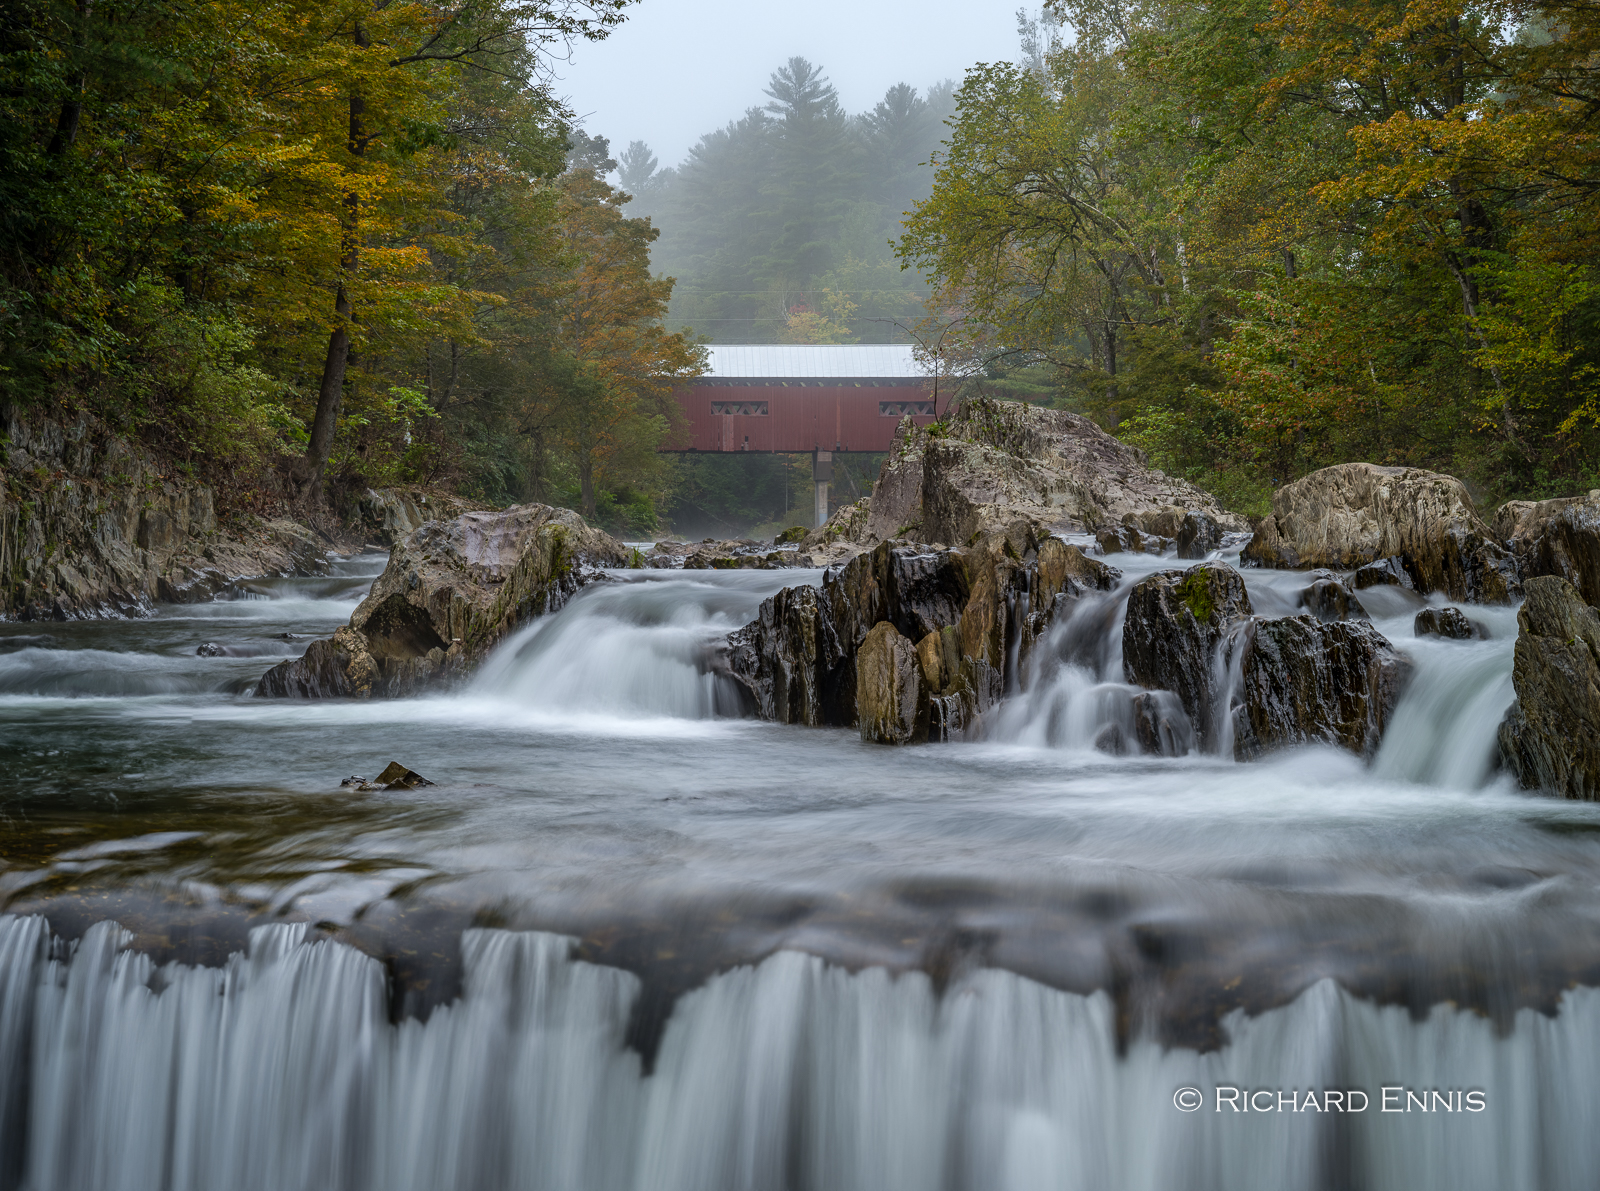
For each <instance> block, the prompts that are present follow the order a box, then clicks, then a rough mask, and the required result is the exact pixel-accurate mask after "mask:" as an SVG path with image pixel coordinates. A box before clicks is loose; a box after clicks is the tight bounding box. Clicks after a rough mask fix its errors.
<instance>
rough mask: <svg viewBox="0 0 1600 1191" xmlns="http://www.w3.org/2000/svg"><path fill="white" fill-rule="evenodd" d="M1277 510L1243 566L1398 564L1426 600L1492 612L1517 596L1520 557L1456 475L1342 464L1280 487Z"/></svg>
mask: <svg viewBox="0 0 1600 1191" xmlns="http://www.w3.org/2000/svg"><path fill="white" fill-rule="evenodd" d="M1272 510H1273V511H1272V514H1271V516H1268V517H1266V518H1264V519H1263V520H1262V522H1261V524H1260V527H1259V528H1258V529H1257V531H1256V534H1255V537H1253V538H1252V539H1251V541H1250V544H1249V545H1248V546H1247V547H1246V548H1245V551H1244V559H1245V561H1246V562H1249V563H1253V564H1255V565H1258V566H1265V567H1278V568H1296V567H1333V568H1338V569H1341V570H1343V569H1350V568H1355V567H1365V566H1367V565H1368V564H1370V563H1373V562H1376V561H1377V560H1379V559H1385V558H1390V557H1398V558H1399V559H1400V561H1401V564H1402V565H1403V567H1404V569H1405V571H1406V573H1407V574H1408V575H1410V577H1411V579H1412V581H1413V583H1414V584H1415V586H1416V589H1417V590H1418V591H1419V592H1422V593H1428V592H1434V591H1438V592H1443V593H1444V594H1445V595H1446V596H1448V597H1449V598H1450V599H1452V600H1460V601H1464V602H1469V603H1483V604H1492V603H1506V602H1508V601H1509V600H1511V599H1513V598H1514V597H1515V596H1516V595H1517V594H1518V592H1519V588H1518V579H1517V569H1516V563H1515V561H1514V559H1513V558H1512V556H1511V554H1510V552H1509V551H1507V550H1506V548H1505V547H1503V546H1502V545H1500V543H1499V541H1498V540H1497V538H1496V537H1495V534H1494V533H1493V531H1492V530H1490V529H1489V527H1488V526H1487V525H1485V524H1484V523H1483V521H1482V520H1480V519H1479V517H1478V514H1477V513H1476V511H1475V510H1474V509H1473V507H1472V501H1471V499H1470V498H1469V497H1468V495H1467V490H1466V487H1465V486H1464V485H1463V484H1462V483H1461V481H1460V480H1458V479H1456V478H1455V477H1453V476H1446V475H1440V474H1439V473H1437V472H1430V471H1422V470H1420V469H1418V468H1412V467H1379V466H1377V465H1375V464H1371V463H1344V464H1340V465H1338V466H1337V467H1326V468H1323V469H1322V470H1321V471H1318V472H1313V473H1312V474H1311V475H1309V476H1306V477H1305V478H1304V479H1301V480H1296V481H1295V482H1294V483H1293V484H1289V485H1286V486H1285V487H1283V488H1280V489H1278V491H1277V492H1275V493H1273V495H1272Z"/></svg>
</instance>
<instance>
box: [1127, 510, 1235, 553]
mask: <svg viewBox="0 0 1600 1191" xmlns="http://www.w3.org/2000/svg"><path fill="white" fill-rule="evenodd" d="M1122 521H1123V525H1124V526H1127V527H1129V528H1135V527H1136V528H1137V529H1140V530H1142V531H1143V532H1144V533H1145V534H1146V535H1147V537H1148V538H1153V539H1154V540H1155V541H1156V542H1158V543H1159V548H1157V547H1152V546H1146V547H1145V550H1144V553H1147V554H1162V553H1165V552H1166V551H1167V550H1168V549H1172V550H1175V551H1176V552H1177V555H1178V557H1179V558H1192V559H1201V558H1204V557H1205V556H1206V555H1208V554H1210V553H1211V552H1212V551H1213V550H1219V549H1221V548H1222V539H1223V537H1224V536H1225V531H1224V529H1223V527H1222V525H1221V524H1220V523H1219V522H1218V521H1217V519H1216V518H1215V517H1212V516H1210V515H1208V514H1207V513H1204V512H1197V511H1195V510H1192V509H1186V508H1179V507H1176V506H1173V507H1170V508H1165V509H1145V510H1143V511H1141V512H1138V513H1128V514H1125V515H1124V516H1123V518H1122Z"/></svg>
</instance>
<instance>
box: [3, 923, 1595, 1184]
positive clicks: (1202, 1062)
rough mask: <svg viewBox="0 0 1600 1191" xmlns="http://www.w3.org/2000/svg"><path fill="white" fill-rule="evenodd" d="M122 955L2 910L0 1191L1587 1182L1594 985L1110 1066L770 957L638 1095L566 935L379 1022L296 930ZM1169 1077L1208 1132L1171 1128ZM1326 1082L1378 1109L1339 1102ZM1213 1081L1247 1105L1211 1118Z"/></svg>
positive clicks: (540, 937)
mask: <svg viewBox="0 0 1600 1191" xmlns="http://www.w3.org/2000/svg"><path fill="white" fill-rule="evenodd" d="M127 938H128V936H127V935H126V934H125V932H123V931H122V930H121V928H119V927H117V926H116V925H115V924H111V923H102V924H100V925H97V926H94V927H91V928H90V929H89V930H88V931H87V932H86V933H85V935H84V936H83V938H82V939H80V940H78V941H77V942H76V943H71V944H69V943H64V942H62V941H61V940H53V939H52V938H51V937H50V935H49V933H48V931H47V930H46V929H45V928H44V926H43V924H42V922H41V921H40V920H39V919H37V918H18V917H6V918H0V958H3V959H4V961H5V966H4V968H3V969H0V981H3V983H0V1048H3V1049H0V1061H3V1063H4V1067H3V1069H4V1070H5V1071H6V1072H8V1073H9V1080H8V1081H7V1083H6V1085H5V1086H4V1089H3V1095H4V1099H0V1112H3V1113H4V1115H3V1117H0V1120H3V1121H4V1125H5V1130H6V1131H5V1133H4V1134H3V1136H0V1141H3V1142H4V1151H3V1152H4V1154H5V1155H6V1157H7V1161H8V1163H9V1164H10V1165H9V1166H8V1167H7V1168H5V1178H6V1181H5V1183H4V1186H6V1187H7V1188H11V1187H17V1186H25V1187H27V1188H29V1189H30V1191H58V1189H66V1188H73V1189H78V1188H104V1189H107V1191H111V1189H121V1188H126V1189H128V1191H158V1189H163V1188H174V1189H179V1188H181V1189H185V1191H187V1189H193V1191H215V1189H216V1188H221V1187H227V1188H230V1189H237V1191H253V1189H256V1188H259V1189H261V1191H297V1189H301V1188H304V1189H306V1191H313V1189H314V1191H332V1189H336V1188H352V1189H356V1188H363V1189H364V1188H371V1189H372V1191H378V1189H380V1188H382V1189H383V1191H439V1189H441V1188H504V1189H523V1188H527V1189H534V1188H538V1189H547V1188H548V1189H551V1191H555V1189H560V1191H578V1189H580V1188H582V1189H594V1191H602V1189H603V1191H722V1189H727V1191H736V1189H739V1191H742V1189H754V1188H792V1189H794V1191H812V1189H815V1191H896V1189H901V1188H903V1189H905V1191H928V1189H929V1188H951V1189H952V1191H965V1189H969V1188H970V1189H971V1191H991V1189H994V1188H1004V1189H1006V1191H1046V1189H1048V1191H1061V1189H1063V1188H1084V1189H1085V1191H1088V1189H1090V1188H1118V1189H1119V1191H1139V1189H1141V1188H1149V1189H1151V1191H1185V1189H1193V1191H1201V1189H1210V1188H1215V1189H1217V1191H1223V1189H1226V1191H1250V1189H1254V1188H1261V1189H1263V1191H1265V1189H1268V1188H1271V1189H1273V1191H1276V1189H1278V1188H1283V1187H1311V1186H1321V1185H1331V1186H1351V1187H1356V1186H1359V1187H1367V1188H1373V1189H1377V1191H1385V1189H1393V1191H1425V1189H1428V1188H1440V1189H1445V1188H1449V1189H1452V1191H1458V1189H1472V1188H1484V1189H1485V1191H1504V1189H1505V1188H1509V1187H1540V1188H1543V1189H1545V1191H1562V1189H1565V1188H1572V1189H1573V1191H1589V1189H1590V1188H1592V1187H1593V1186H1595V1185H1596V1182H1597V1180H1600V1135H1596V1134H1595V1132H1594V1131H1593V1130H1592V1129H1590V1128H1588V1127H1587V1122H1588V1119H1589V1117H1590V1115H1591V1109H1590V1108H1589V1103H1590V1097H1591V1095H1592V1090H1593V1088H1594V1086H1595V1082H1596V1080H1597V1078H1600V1051H1597V1049H1596V1045H1595V1039H1596V1037H1597V1032H1600V993H1596V992H1594V991H1591V990H1587V989H1580V990H1575V991H1571V992H1568V993H1567V994H1566V995H1565V996H1564V997H1563V998H1562V1001H1561V1003H1560V1006H1559V1009H1558V1011H1557V1012H1556V1013H1554V1014H1553V1015H1552V1016H1543V1015H1541V1014H1539V1013H1536V1012H1534V1011H1532V1010H1523V1011H1521V1012H1520V1013H1518V1014H1517V1016H1516V1018H1515V1020H1514V1022H1513V1023H1512V1025H1511V1028H1510V1029H1509V1030H1508V1031H1505V1032H1501V1031H1498V1030H1497V1029H1496V1027H1495V1026H1494V1024H1493V1023H1491V1022H1489V1021H1487V1020H1484V1019H1482V1018H1480V1017H1477V1016H1475V1015H1473V1014H1471V1013H1466V1012H1461V1011H1458V1010H1455V1009H1453V1008H1450V1007H1447V1006H1438V1007H1436V1008H1435V1009H1434V1010H1433V1011H1432V1012H1431V1013H1430V1015H1429V1016H1428V1017H1427V1018H1426V1020H1424V1021H1422V1022H1413V1021H1412V1020H1411V1018H1410V1015H1409V1014H1408V1013H1407V1012H1406V1011H1405V1010H1404V1009H1401V1008H1392V1007H1380V1006H1376V1005H1373V1004H1371V1003H1369V1002H1363V1001H1359V1000H1356V999H1355V998H1353V997H1351V996H1350V995H1349V994H1347V993H1345V992H1343V991H1341V990H1340V989H1339V988H1338V987H1337V986H1336V985H1335V984H1334V983H1333V982H1331V981H1326V980H1325V981H1323V982H1321V983H1318V984H1316V985H1314V986H1312V987H1311V988H1310V989H1309V990H1307V991H1306V992H1305V993H1303V994H1302V995H1301V996H1300V997H1299V998H1298V999H1296V1000H1295V1001H1293V1002H1292V1003H1291V1004H1289V1005H1287V1006H1284V1007H1282V1008H1279V1009H1273V1010H1270V1011H1268V1012H1265V1013H1262V1014H1261V1015H1259V1016H1257V1017H1254V1018H1247V1017H1245V1016H1244V1015H1243V1014H1241V1013H1238V1012H1235V1013H1234V1014H1232V1015H1231V1016H1230V1017H1229V1018H1227V1019H1226V1020H1225V1027H1226V1034H1227V1038H1228V1040H1227V1042H1226V1043H1225V1044H1224V1045H1223V1046H1221V1047H1220V1048H1219V1049H1217V1050H1215V1051H1211V1052H1209V1053H1204V1054H1200V1053H1196V1052H1194V1051H1192V1050H1188V1049H1182V1048H1174V1049H1165V1048H1163V1047H1162V1046H1160V1045H1159V1044H1158V1043H1156V1042H1154V1041H1151V1040H1148V1039H1139V1038H1136V1039H1134V1040H1133V1041H1132V1042H1131V1043H1129V1044H1128V1045H1127V1046H1126V1048H1125V1050H1124V1051H1123V1052H1121V1053H1119V1050H1118V1046H1117V1043H1116V1011H1115V1007H1114V1006H1113V1004H1112V1002H1111V1001H1110V999H1109V998H1108V997H1107V996H1106V995H1105V994H1104V993H1095V994H1093V995H1090V996H1080V995H1077V994H1073V993H1065V992H1060V991H1057V990H1054V989H1051V988H1048V987H1046V986H1044V985H1041V984H1038V983H1035V982H1033V981H1030V980H1027V979H1024V978H1021V977H1018V976H1015V975H1012V974H1010V973H1007V972H1004V971H999V970H994V969H978V970H973V971H969V972H966V973H964V974H962V975H959V976H958V977H956V978H955V979H953V980H952V982H951V983H950V984H949V986H948V987H946V988H944V989H943V990H942V992H941V991H936V990H935V988H934V986H933V984H932V982H931V981H930V980H929V979H928V977H926V976H925V975H923V974H922V973H920V972H910V973H904V974H898V975H896V974H892V973H890V972H888V971H885V970H884V969H881V968H869V969H866V970H863V971H861V972H858V973H851V972H848V971H846V970H844V969H842V968H837V967H831V966H828V965H826V964H824V963H823V962H822V961H820V960H818V959H816V958H814V957H811V956H807V955H803V954H799V953H796V952H787V951H785V952H778V953H776V954H774V955H772V956H771V957H770V958H768V959H767V960H765V961H764V962H762V963H760V964H759V965H757V966H755V967H741V968H737V969H735V970H733V971H730V972H726V973H724V974H722V975H720V976H717V977H714V978H713V979H711V980H710V981H709V982H708V983H707V984H706V985H705V986H703V987H701V988H700V989H698V990H696V991H694V992H692V993H689V994H688V995H686V996H684V997H683V998H682V999H681V1000H680V1001H679V1002H678V1004H677V1006H676V1009H675V1010H674V1012H673V1015H672V1018H671V1020H670V1022H669V1024H668V1027H667V1031H666V1034H665V1036H664V1038H663V1039H662V1043H661V1047H660V1052H659V1054H658V1055H657V1057H656V1061H655V1066H654V1069H653V1071H652V1072H651V1073H649V1074H648V1075H646V1074H644V1072H643V1068H642V1066H641V1062H640V1058H639V1056H638V1055H637V1054H636V1053H634V1052H633V1051H630V1050H628V1049H627V1048H626V1047H625V1044H624V1039H625V1037H626V1033H627V1025H628V1019H629V1014H630V1011H631V1010H632V1008H633V1006H634V1003H635V1001H636V1000H637V997H638V995H639V987H640V986H639V983H638V981H637V979H636V978H635V977H633V976H632V975H629V974H627V973H625V972H621V971H618V970H616V969H611V968H605V967H599V966H595V965H591V964H587V963H584V962H580V961H577V960H574V959H573V958H572V949H573V941H572V940H569V939H565V938H562V937H559V936H555V935H549V934H539V933H514V932H507V931H499V930H473V931H468V932H467V933H466V935H465V936H464V938H463V954H464V959H465V967H466V982H465V991H464V993H463V995H462V997H461V998H460V999H459V1000H458V1001H457V1002H455V1003H453V1004H450V1005H448V1006H444V1007H442V1008H440V1009H438V1010H436V1011H435V1012H434V1013H433V1014H432V1016H431V1017H429V1019H428V1020H427V1021H426V1022H422V1021H416V1020H407V1021H404V1022H401V1023H400V1024H398V1025H393V1024H390V1022H389V1020H388V1018H387V1016H386V1012H385V1004H384V997H383V991H384V977H383V972H382V969H381V967H380V965H379V964H377V963H376V962H375V961H373V960H371V959H369V958H367V957H366V956H365V955H363V954H361V953H359V952H357V951H354V950H352V949H350V948H348V947H345V946H342V945H340V944H338V943H335V942H328V941H320V942H311V941H308V940H307V938H306V934H305V929H304V927H302V926H297V925H273V926H266V927H260V928H257V929H256V930H255V931H253V932H252V934H251V937H250V945H249V950H248V953H247V954H242V955H235V956H234V957H232V958H231V959H230V960H229V961H228V963H227V964H226V965H225V966H224V967H222V968H220V969H213V968H189V967H183V966H181V965H178V964H168V965H165V966H162V967H157V966H155V965H154V964H153V963H152V962H151V961H150V960H149V959H148V958H147V957H145V956H143V955H140V954H138V953H135V952H132V951H129V950H127V949H126V947H125V946H124V944H125V942H126V940H127ZM1385 1087H1390V1088H1399V1089H1401V1091H1399V1092H1391V1093H1390V1094H1389V1101H1390V1103H1391V1105H1393V1104H1394V1103H1398V1104H1400V1105H1401V1106H1402V1108H1405V1107H1407V1106H1408V1102H1407V1101H1406V1100H1405V1098H1404V1092H1405V1090H1410V1091H1411V1093H1412V1094H1413V1096H1414V1097H1420V1103H1423V1104H1426V1105H1427V1106H1428V1107H1427V1110H1426V1111H1424V1110H1423V1109H1422V1108H1419V1107H1418V1106H1417V1105H1418V1103H1419V1100H1417V1099H1413V1100H1412V1101H1410V1102H1409V1111H1391V1112H1384V1111H1383V1104H1384V1092H1383V1088H1385ZM1185 1088H1192V1089H1195V1091H1196V1093H1197V1094H1198V1096H1199V1098H1200V1101H1201V1105H1200V1108H1199V1110H1198V1111H1193V1112H1184V1111H1180V1109H1179V1108H1178V1107H1176V1106H1175V1097H1177V1096H1179V1094H1180V1090H1181V1089H1185ZM1219 1089H1222V1092H1221V1099H1220V1100H1219V1097H1218V1090H1219ZM1229 1089H1232V1090H1234V1091H1230V1090H1229ZM1329 1090H1336V1091H1339V1092H1349V1091H1352V1090H1359V1091H1362V1092H1363V1093H1364V1094H1365V1095H1366V1097H1367V1099H1368V1105H1367V1107H1366V1109H1365V1111H1362V1112H1349V1111H1340V1110H1339V1109H1338V1108H1336V1107H1334V1106H1333V1101H1330V1100H1329V1099H1328V1098H1327V1096H1326V1092H1327V1091H1329ZM1433 1092H1438V1093H1439V1096H1438V1097H1432V1096H1431V1093H1433ZM1471 1092H1476V1093H1478V1094H1480V1095H1481V1096H1482V1097H1483V1101H1482V1103H1483V1105H1484V1107H1483V1110H1482V1111H1479V1112H1473V1111H1470V1106H1471V1105H1472V1104H1475V1103H1476V1101H1469V1100H1468V1099H1467V1094H1468V1093H1471ZM1237 1093H1249V1094H1250V1095H1251V1096H1253V1097H1254V1100H1255V1103H1256V1105H1257V1108H1258V1111H1256V1112H1254V1113H1249V1112H1240V1111H1239V1110H1238V1109H1237V1108H1236V1107H1234V1106H1235V1105H1236V1104H1237V1103H1238V1095H1237ZM1267 1093H1270V1095H1268V1094H1267ZM1307 1093H1314V1095H1313V1096H1312V1097H1311V1098H1310V1099H1309V1100H1308V1098H1307ZM24 1101H25V1105H24ZM1341 1103H1343V1104H1345V1105H1353V1104H1354V1103H1355V1101H1354V1099H1353V1098H1349V1097H1342V1098H1341ZM1219 1104H1220V1109H1219ZM1269 1104H1270V1105H1271V1107H1270V1108H1269V1107H1268V1105H1269ZM1313 1104H1315V1107H1314V1108H1313V1107H1312V1105H1313ZM1291 1105H1293V1106H1295V1107H1290V1106H1291ZM1446 1105H1448V1106H1449V1107H1448V1109H1447V1108H1446V1107H1445V1106H1446ZM1325 1106H1326V1107H1325ZM24 1107H25V1110H26V1111H25V1113H24V1112H23V1111H22V1110H23V1108H24ZM24 1118H25V1119H26V1134H25V1136H24V1135H23V1133H22V1123H23V1121H24ZM85 1139H93V1144H85ZM1336 1150H1337V1152H1338V1154H1339V1155H1340V1157H1339V1160H1338V1161H1334V1159H1333V1156H1334V1154H1335V1151H1336ZM19 1175H20V1179H19V1177H18V1176H19Z"/></svg>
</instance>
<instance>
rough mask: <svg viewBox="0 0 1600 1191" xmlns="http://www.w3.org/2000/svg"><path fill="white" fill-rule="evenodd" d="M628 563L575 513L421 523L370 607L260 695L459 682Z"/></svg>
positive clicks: (377, 691)
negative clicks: (513, 637)
mask: <svg viewBox="0 0 1600 1191" xmlns="http://www.w3.org/2000/svg"><path fill="white" fill-rule="evenodd" d="M627 561H628V551H627V549H626V548H625V547H624V546H623V545H622V544H621V543H620V542H618V541H616V540H615V539H614V538H612V537H610V536H609V535H607V534H604V533H601V532H600V531H599V530H596V529H592V528H590V527H589V526H588V525H587V524H586V523H585V522H584V520H583V518H581V517H579V516H578V514H576V513H574V512H572V510H570V509H557V508H552V507H550V506H549V505H519V506H517V507H514V508H510V509H506V510H504V511H502V512H475V513H465V514H463V515H461V516H460V517H457V518H455V519H453V520H450V521H429V522H425V523H424V524H423V525H422V526H421V527H420V528H419V529H417V530H415V531H414V532H413V533H412V534H411V536H410V537H408V538H406V539H405V541H403V542H401V543H400V544H399V545H398V546H396V547H395V549H394V552H393V553H392V554H390V556H389V565H388V566H387V567H386V568H385V569H384V572H383V574H382V575H380V576H379V577H378V580H377V582H375V583H374V584H373V585H372V590H371V591H370V592H369V593H368V595H367V598H366V599H364V600H362V601H361V603H360V604H359V605H358V606H357V607H356V610H355V612H354V613H353V614H352V615H351V617H350V623H349V624H347V625H345V626H343V627H342V628H340V629H339V630H338V631H337V632H335V633H334V635H333V637H332V638H331V639H330V640H327V641H319V642H313V643H312V644H311V646H309V647H308V648H307V650H306V653H305V655H304V656H303V657H300V658H296V659H293V660H291V661H286V662H281V663H279V664H278V665H277V666H274V667H273V668H272V669H271V670H270V671H268V672H267V673H266V674H265V675H264V676H263V677H262V679H261V681H260V683H259V684H258V685H257V688H256V693H257V694H259V695H262V696H268V697H279V698H284V697H288V698H321V697H328V696H342V697H350V698H370V697H372V696H374V695H378V696H395V695H406V694H411V693H414V692H416V691H418V690H421V689H422V688H424V687H426V686H428V685H430V684H431V683H434V682H437V681H439V680H440V679H442V678H444V677H446V676H448V675H450V674H453V673H457V672H459V671H461V670H463V669H465V668H467V667H469V666H471V665H473V664H475V663H476V662H478V661H479V660H481V659H482V657H483V656H484V655H485V654H486V653H487V652H488V651H489V649H490V648H492V647H493V646H494V645H495V644H496V643H497V642H499V641H500V640H501V639H502V638H503V637H505V636H506V635H507V634H508V633H510V632H512V631H513V630H515V629H516V628H518V627H520V626H521V625H522V624H524V623H526V622H527V621H529V620H531V619H533V618H534V617H536V616H542V615H544V614H546V613H548V612H554V611H556V610H557V609H558V608H561V607H562V606H563V605H565V604H566V602H567V600H569V599H570V598H571V597H572V595H573V593H574V592H576V591H577V590H578V589H579V588H580V587H581V586H583V585H584V584H585V583H587V582H590V581H592V580H593V579H594V578H595V577H596V569H597V568H602V567H620V566H625V565H627Z"/></svg>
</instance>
